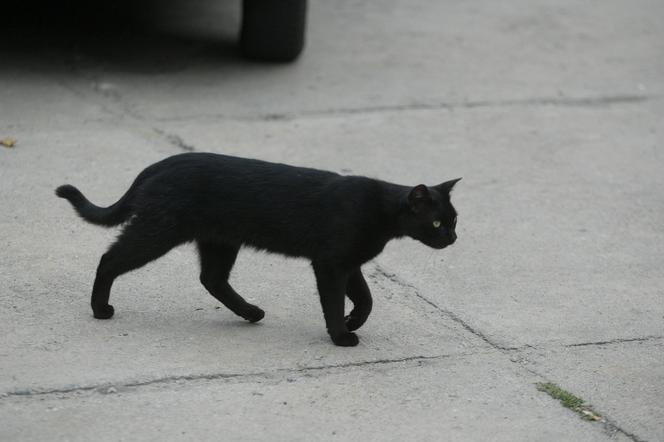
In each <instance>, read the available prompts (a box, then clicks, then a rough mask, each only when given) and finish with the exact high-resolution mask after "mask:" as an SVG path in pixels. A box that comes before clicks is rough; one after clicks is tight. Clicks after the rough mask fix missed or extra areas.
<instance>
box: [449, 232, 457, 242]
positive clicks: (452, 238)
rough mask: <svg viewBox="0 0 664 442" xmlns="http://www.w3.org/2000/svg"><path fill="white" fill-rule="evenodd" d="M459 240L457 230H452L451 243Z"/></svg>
mask: <svg viewBox="0 0 664 442" xmlns="http://www.w3.org/2000/svg"><path fill="white" fill-rule="evenodd" d="M456 240H457V234H456V232H454V231H452V232H450V244H454V241H456Z"/></svg>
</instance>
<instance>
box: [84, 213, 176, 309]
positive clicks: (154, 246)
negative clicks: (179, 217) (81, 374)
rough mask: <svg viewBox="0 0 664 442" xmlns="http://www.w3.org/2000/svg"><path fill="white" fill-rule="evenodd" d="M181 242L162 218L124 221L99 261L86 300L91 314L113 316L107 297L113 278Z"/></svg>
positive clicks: (157, 256) (155, 257) (158, 255)
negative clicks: (120, 229)
mask: <svg viewBox="0 0 664 442" xmlns="http://www.w3.org/2000/svg"><path fill="white" fill-rule="evenodd" d="M182 242H183V241H182V240H181V239H180V238H179V237H178V236H177V235H175V234H174V233H173V228H172V226H170V225H168V224H166V222H165V220H163V219H162V220H159V221H155V220H147V219H141V218H138V219H136V220H134V221H132V222H131V223H130V224H127V225H126V226H125V228H124V230H123V232H122V233H121V234H120V236H119V237H118V239H117V241H116V242H115V243H113V244H112V245H111V247H110V248H109V249H108V251H107V252H106V253H104V255H102V257H101V260H100V261H99V266H98V267H97V274H96V277H95V282H94V284H93V287H92V297H91V300H90V304H91V306H92V312H93V315H94V317H95V318H97V319H110V318H111V317H112V316H113V313H114V312H115V310H114V309H113V306H112V305H110V304H109V303H108V299H109V296H110V294H111V286H112V285H113V281H114V280H115V278H117V277H118V276H120V275H122V274H123V273H127V272H129V271H131V270H134V269H137V268H139V267H142V266H144V265H145V264H147V263H148V262H150V261H153V260H155V259H157V258H159V257H160V256H162V255H164V254H166V253H167V252H168V251H169V250H171V249H172V248H173V247H175V246H177V245H178V244H180V243H182Z"/></svg>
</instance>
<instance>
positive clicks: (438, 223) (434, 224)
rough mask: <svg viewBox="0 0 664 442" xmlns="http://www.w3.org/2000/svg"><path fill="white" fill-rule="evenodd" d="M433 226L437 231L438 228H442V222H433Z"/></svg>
mask: <svg viewBox="0 0 664 442" xmlns="http://www.w3.org/2000/svg"><path fill="white" fill-rule="evenodd" d="M433 226H434V227H435V228H436V229H437V228H438V227H440V221H438V220H436V221H434V222H433Z"/></svg>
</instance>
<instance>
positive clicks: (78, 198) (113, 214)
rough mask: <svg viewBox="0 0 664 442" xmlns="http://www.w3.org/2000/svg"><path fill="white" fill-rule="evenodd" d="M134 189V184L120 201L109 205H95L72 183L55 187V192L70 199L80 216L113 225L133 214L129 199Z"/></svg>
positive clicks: (105, 224)
mask: <svg viewBox="0 0 664 442" xmlns="http://www.w3.org/2000/svg"><path fill="white" fill-rule="evenodd" d="M133 190H134V186H132V187H131V188H130V189H129V190H128V191H127V193H125V194H124V195H123V196H122V198H120V199H119V200H118V202H116V203H115V204H112V205H110V206H108V207H99V206H95V205H94V204H92V203H91V202H90V201H88V199H87V198H86V197H85V196H83V194H82V193H81V191H80V190H78V189H77V188H76V187H74V186H72V185H71V184H65V185H63V186H60V187H58V188H57V189H55V194H56V195H57V196H59V197H60V198H64V199H66V200H68V201H69V202H70V203H71V205H72V206H74V209H76V212H78V214H79V216H80V217H81V218H83V219H84V220H86V221H87V222H89V223H92V224H97V225H99V226H106V227H111V226H117V225H118V224H121V223H123V222H124V221H126V220H127V219H129V217H130V216H131V212H132V209H131V206H130V204H129V200H130V199H131V196H132V194H133Z"/></svg>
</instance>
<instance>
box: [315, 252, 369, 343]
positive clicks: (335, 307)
mask: <svg viewBox="0 0 664 442" xmlns="http://www.w3.org/2000/svg"><path fill="white" fill-rule="evenodd" d="M314 273H315V274H316V284H317V285H318V294H319V295H320V303H321V306H322V307H323V316H324V317H325V325H326V326H327V332H328V333H329V335H330V338H332V342H334V344H335V345H339V346H342V347H354V346H356V345H357V344H358V342H359V339H358V337H357V335H356V334H355V333H352V332H350V331H348V327H346V321H345V320H344V301H345V295H346V286H347V283H348V274H346V273H343V272H340V271H337V270H336V269H334V268H330V267H325V266H320V265H316V264H314Z"/></svg>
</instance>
